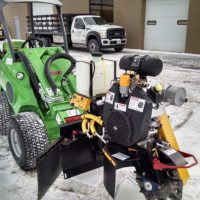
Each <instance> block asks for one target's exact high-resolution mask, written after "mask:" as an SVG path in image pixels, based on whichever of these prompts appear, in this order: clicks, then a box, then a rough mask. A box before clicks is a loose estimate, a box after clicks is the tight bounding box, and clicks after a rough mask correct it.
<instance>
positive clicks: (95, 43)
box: [88, 39, 101, 53]
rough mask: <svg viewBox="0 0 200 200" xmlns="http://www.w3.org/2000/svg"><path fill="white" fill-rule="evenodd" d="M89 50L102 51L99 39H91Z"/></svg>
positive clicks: (92, 51) (91, 51)
mask: <svg viewBox="0 0 200 200" xmlns="http://www.w3.org/2000/svg"><path fill="white" fill-rule="evenodd" d="M88 51H89V52H90V53H94V52H100V51H101V48H100V45H99V43H98V41H97V40H95V39H91V40H90V41H89V42H88Z"/></svg>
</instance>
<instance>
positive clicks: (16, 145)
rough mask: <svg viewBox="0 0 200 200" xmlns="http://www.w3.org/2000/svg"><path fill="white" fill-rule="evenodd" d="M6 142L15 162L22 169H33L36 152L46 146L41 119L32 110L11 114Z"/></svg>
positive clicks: (45, 136)
mask: <svg viewBox="0 0 200 200" xmlns="http://www.w3.org/2000/svg"><path fill="white" fill-rule="evenodd" d="M8 142H9V146H10V150H11V152H12V155H13V157H14V159H15V161H16V162H17V164H18V165H19V166H20V167H21V168H22V169H23V170H30V169H34V168H35V167H36V158H37V156H38V154H39V153H41V152H43V151H45V150H46V149H47V147H48V137H47V133H46V129H45V127H44V124H43V122H42V120H41V119H40V118H39V117H38V116H37V115H36V114H35V113H32V112H24V113H19V114H18V115H16V116H13V117H12V118H11V119H10V120H9V122H8Z"/></svg>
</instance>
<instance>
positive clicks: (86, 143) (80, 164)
mask: <svg viewBox="0 0 200 200" xmlns="http://www.w3.org/2000/svg"><path fill="white" fill-rule="evenodd" d="M95 144H96V140H95V139H88V138H86V137H85V135H82V136H80V138H79V139H78V140H76V141H73V142H70V143H66V144H63V145H62V148H61V157H62V169H63V172H64V177H65V178H71V177H73V176H76V175H79V174H82V173H85V172H87V171H90V170H93V169H96V168H98V167H101V166H102V165H103V162H102V154H101V152H100V151H99V150H98V149H97V144H96V145H95Z"/></svg>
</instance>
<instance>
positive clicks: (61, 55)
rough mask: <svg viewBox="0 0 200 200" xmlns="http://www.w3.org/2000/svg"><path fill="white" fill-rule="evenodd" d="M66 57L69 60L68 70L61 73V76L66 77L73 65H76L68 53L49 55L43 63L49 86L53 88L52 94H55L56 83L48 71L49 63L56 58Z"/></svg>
mask: <svg viewBox="0 0 200 200" xmlns="http://www.w3.org/2000/svg"><path fill="white" fill-rule="evenodd" d="M61 58H62V59H66V60H69V61H70V62H71V65H70V67H69V68H68V70H67V71H66V72H65V74H64V75H63V77H67V76H68V75H69V74H70V73H71V72H72V70H73V69H74V67H75V65H76V60H75V59H74V58H73V57H72V56H70V55H69V54H65V53H57V54H55V55H53V56H51V57H49V59H48V60H47V61H46V63H45V75H46V78H47V80H48V81H49V84H50V86H51V89H52V90H53V92H54V94H56V91H57V85H56V84H55V83H54V81H53V79H52V77H51V73H50V66H51V64H52V63H53V62H54V61H55V60H57V59H61Z"/></svg>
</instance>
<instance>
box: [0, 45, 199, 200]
mask: <svg viewBox="0 0 200 200" xmlns="http://www.w3.org/2000/svg"><path fill="white" fill-rule="evenodd" d="M70 54H71V55H73V56H74V57H76V58H77V59H78V58H80V57H81V58H89V57H90V55H89V53H87V52H86V51H84V50H83V51H82V50H71V51H70ZM124 54H130V55H131V54H143V55H144V54H150V55H153V56H157V57H160V58H161V59H162V60H163V61H164V69H163V72H162V74H161V75H160V76H159V77H156V78H153V79H152V78H151V79H149V80H150V82H152V83H155V82H163V83H164V84H165V86H167V85H169V84H172V85H174V86H182V87H185V88H186V90H187V94H188V98H189V101H188V103H186V104H185V105H183V106H182V107H174V106H168V107H167V111H168V113H169V114H170V119H171V121H172V125H173V127H174V128H175V133H176V137H177V139H178V142H179V145H180V147H181V149H182V150H183V151H186V152H190V153H192V154H194V155H195V156H196V157H197V159H198V160H199V161H200V151H199V142H200V123H199V122H200V55H193V54H178V53H166V52H151V51H143V50H130V49H125V50H124V51H123V52H122V53H114V52H113V51H108V50H107V51H105V52H104V58H109V59H115V60H119V59H120V58H121V57H122V56H123V55H124ZM189 173H190V180H189V181H188V183H187V185H186V186H185V187H184V191H183V200H196V199H200V164H198V165H197V166H195V167H193V168H191V169H189ZM102 177H103V170H102V169H97V170H94V171H92V172H89V173H86V174H83V175H80V176H78V177H75V178H72V179H70V180H64V179H63V175H62V174H61V175H60V176H59V178H58V179H57V180H56V182H55V183H54V184H53V186H52V187H51V188H50V190H49V192H48V193H47V194H46V195H45V197H44V200H54V199H56V200H64V199H67V200H93V199H95V200H110V199H111V198H110V197H109V195H108V194H107V192H106V190H105V188H104V187H103V183H102ZM133 178H134V177H133V169H122V170H120V171H119V172H118V181H117V182H118V188H119V190H118V192H117V194H118V195H117V198H116V200H122V199H123V200H128V199H132V200H133V196H134V199H135V200H139V199H144V198H143V196H142V195H141V194H140V193H139V189H138V187H137V185H136V183H135V182H134V181H133ZM124 194H126V195H124ZM127 194H129V195H127ZM125 196H128V197H129V198H128V197H127V198H125ZM0 199H1V200H27V199H29V200H35V199H37V178H36V172H35V171H32V172H28V173H25V172H23V171H22V170H20V168H19V167H18V166H17V165H16V163H15V162H14V160H13V158H12V156H11V154H10V151H9V148H8V143H7V138H6V137H5V136H0Z"/></svg>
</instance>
